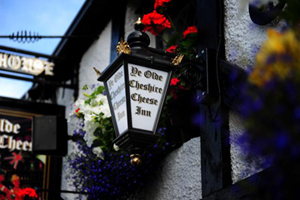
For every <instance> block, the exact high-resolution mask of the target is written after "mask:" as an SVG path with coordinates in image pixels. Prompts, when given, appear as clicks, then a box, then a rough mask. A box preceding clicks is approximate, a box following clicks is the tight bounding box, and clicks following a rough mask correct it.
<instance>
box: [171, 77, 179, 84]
mask: <svg viewBox="0 0 300 200" xmlns="http://www.w3.org/2000/svg"><path fill="white" fill-rule="evenodd" d="M178 82H179V79H178V78H172V79H171V83H170V85H177V83H178Z"/></svg>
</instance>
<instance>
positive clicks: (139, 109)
mask: <svg viewBox="0 0 300 200" xmlns="http://www.w3.org/2000/svg"><path fill="white" fill-rule="evenodd" d="M135 114H137V115H143V116H146V117H151V111H149V110H143V109H142V107H140V106H137V107H136V112H135Z"/></svg>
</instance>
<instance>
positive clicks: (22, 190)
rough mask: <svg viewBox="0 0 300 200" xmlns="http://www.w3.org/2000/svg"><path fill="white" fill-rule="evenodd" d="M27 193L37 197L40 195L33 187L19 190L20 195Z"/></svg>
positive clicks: (23, 195)
mask: <svg viewBox="0 0 300 200" xmlns="http://www.w3.org/2000/svg"><path fill="white" fill-rule="evenodd" d="M26 195H28V196H29V197H35V198H37V197H38V195H37V194H36V191H35V189H33V188H24V189H21V190H20V191H19V196H21V197H25V196H26Z"/></svg>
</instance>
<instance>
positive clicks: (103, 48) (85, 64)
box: [58, 22, 111, 200]
mask: <svg viewBox="0 0 300 200" xmlns="http://www.w3.org/2000/svg"><path fill="white" fill-rule="evenodd" d="M110 41H111V22H109V23H108V24H107V26H106V27H105V29H104V30H103V32H102V33H101V34H100V37H99V39H98V40H96V41H95V42H94V43H93V44H92V45H91V47H90V48H89V49H88V50H87V51H86V52H85V54H84V55H83V57H82V60H81V62H80V68H79V98H82V97H83V90H82V87H83V86H84V85H89V86H91V85H100V84H102V83H100V82H99V81H97V78H98V76H97V74H96V72H95V71H94V69H93V67H95V68H97V69H98V70H100V71H103V70H104V69H105V68H106V67H107V66H108V65H109V61H110ZM86 92H87V93H88V91H86ZM59 94H60V96H61V91H59ZM74 101H76V99H74V98H73V97H72V96H71V95H70V93H69V91H67V95H65V97H64V98H60V99H59V101H58V103H59V104H63V105H65V106H67V109H66V116H67V117H68V115H69V113H70V106H71V104H72V103H73V102H74ZM74 127H75V125H74V124H73V125H72V124H70V123H69V124H68V134H69V135H72V134H73V131H74ZM73 151H75V145H74V143H73V142H72V141H69V143H68V153H69V154H70V153H71V152H73ZM67 175H70V173H69V171H68V170H67V162H66V158H64V160H63V169H62V182H61V185H62V186H61V189H62V190H67V191H74V187H73V186H72V184H71V183H68V182H67ZM61 197H62V198H63V199H65V200H74V199H75V197H76V195H74V194H70V193H62V194H61Z"/></svg>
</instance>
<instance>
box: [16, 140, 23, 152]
mask: <svg viewBox="0 0 300 200" xmlns="http://www.w3.org/2000/svg"><path fill="white" fill-rule="evenodd" d="M22 143H23V142H22V141H21V140H18V141H17V148H16V149H17V150H22Z"/></svg>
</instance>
